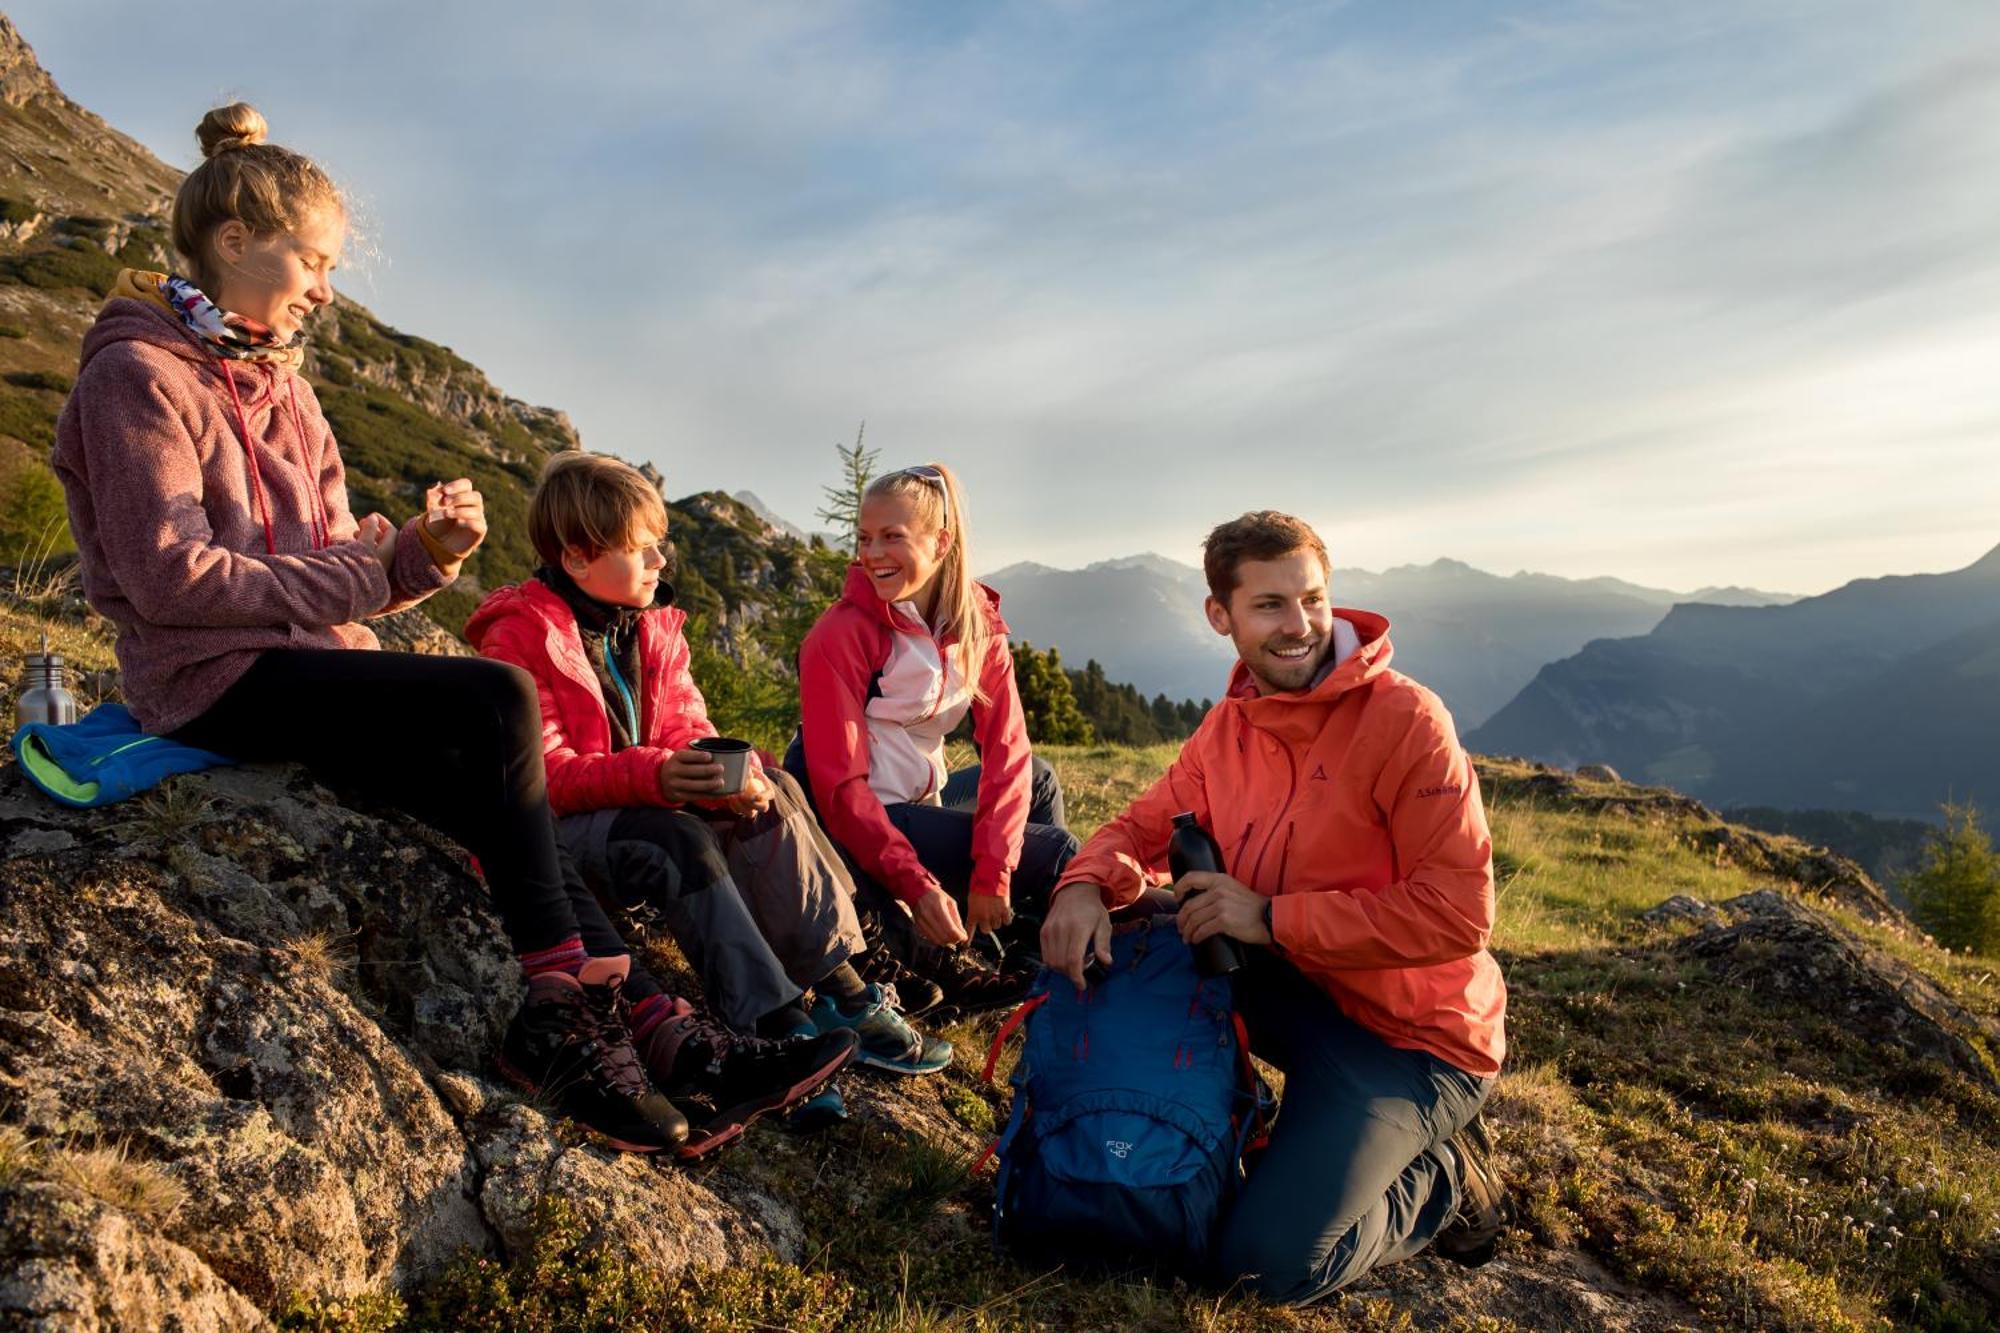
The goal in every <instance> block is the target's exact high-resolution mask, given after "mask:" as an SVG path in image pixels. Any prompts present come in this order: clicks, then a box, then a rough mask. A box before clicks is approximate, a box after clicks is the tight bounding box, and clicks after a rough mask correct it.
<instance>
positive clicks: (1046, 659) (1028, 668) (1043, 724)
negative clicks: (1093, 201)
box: [1012, 642, 1097, 745]
mask: <svg viewBox="0 0 2000 1333" xmlns="http://www.w3.org/2000/svg"><path fill="white" fill-rule="evenodd" d="M1012 646H1013V651H1014V687H1015V688H1016V689H1017V690H1018V691H1019V692H1020V695H1021V711H1022V712H1023V713H1024V714H1026V716H1027V723H1028V739H1029V740H1031V741H1033V742H1035V743H1036V744H1037V745H1094V744H1095V743H1096V742H1097V733H1096V731H1095V729H1094V728H1092V727H1091V725H1090V719H1089V718H1087V717H1085V716H1084V715H1083V713H1082V711H1081V710H1080V709H1078V707H1077V706H1076V693H1075V691H1073V690H1072V689H1071V688H1070V678H1069V675H1068V673H1067V672H1065V671H1064V670H1063V665H1062V655H1061V654H1060V653H1058V652H1057V651H1056V650H1055V649H1054V648H1053V647H1051V648H1050V649H1048V651H1046V652H1036V651H1035V646H1034V645H1033V644H1031V643H1026V642H1023V643H1016V644H1014V645H1012Z"/></svg>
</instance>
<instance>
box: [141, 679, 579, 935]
mask: <svg viewBox="0 0 2000 1333" xmlns="http://www.w3.org/2000/svg"><path fill="white" fill-rule="evenodd" d="M173 738H174V739H175V740H177V741H183V742H185V743H186V744H189V745H194V746H199V747H200V748H202V749H204V750H214V751H215V752H216V753H218V754H224V755H228V756H229V757H230V758H232V759H239V760H245V761H250V762H259V761H274V760H290V761H293V762H296V763H301V764H304V765H305V766H306V767H307V768H310V769H312V770H313V771H314V772H316V773H319V774H321V775H323V776H325V777H326V778H327V779H329V780H330V781H332V782H334V783H335V784H336V785H341V786H347V787H351V788H353V789H354V790H356V791H360V792H364V793H366V794H367V795H369V796H371V797H374V798H375V799H377V800H380V801H383V802H384V803H386V804H389V805H393V806H395V807H397V808H398V809H401V810H404V811H407V812H408V813H410V814H412V815H415V816H416V817H417V818H419V819H422V820H424V821H425V822H426V823H429V824H431V825H433V826H434V827H436V828H437V830H438V831H439V832H441V833H443V834H445V835H446V836H448V837H450V838H452V839H454V840H455V841H457V842H460V843H462V844H464V846H465V847H466V849H467V850H468V851H470V852H471V853H472V854H473V855H474V856H476V857H478V858H479V865H480V869H481V870H483V871H484V872H485V874H486V881H487V883H488V884H489V885H491V886H492V890H493V905H494V906H495V908H497V909H498V910H499V913H500V920H501V924H503V925H504V926H505V927H506V929H507V934H508V937H509V938H510V939H511V940H512V941H513V945H514V950H515V952H516V953H523V954H525V953H533V952H536V951H538V950H542V949H547V948H549V947H551V946H553V945H557V944H561V943H563V942H564V941H566V940H569V939H571V938H573V937H575V936H576V935H577V934H578V933H579V930H578V908H579V906H580V904H579V903H578V902H576V901H574V900H573V896H572V895H573V894H581V895H582V896H583V898H584V899H586V900H587V899H589V891H588V890H587V889H585V888H583V886H582V883H581V880H580V879H578V878H577V877H576V876H574V875H572V876H570V877H568V878H569V880H570V881H571V885H570V886H566V885H565V877H564V875H563V873H562V870H561V867H560V866H559V864H558V862H557V859H556V858H557V852H556V839H555V825H554V823H553V822H552V821H551V819H550V817H549V801H548V780H547V778H546V777H545V776H544V774H543V772H542V713H541V706H540V704H539V703H538V702H537V701H536V698H535V684H534V679H533V678H532V677H531V676H529V675H528V673H527V672H525V671H522V670H521V669H520V668H518V667H513V666H508V665H507V664H506V663H504V662H489V661H487V660H485V659H484V658H478V657H431V656H426V655H423V654H420V653H390V652H368V651H361V650H353V649H349V650H342V649H337V648H334V649H329V648H274V649H272V650H271V651H269V652H266V653H265V654H264V655H263V656H261V657H259V658H258V659H257V663H256V665H255V666H252V667H251V668H250V670H249V671H247V672H245V673H244V674H243V676H242V678H241V679H239V680H238V681H237V682H236V683H235V684H234V685H232V686H231V687H230V688H229V691H228V692H227V693H226V694H224V695H223V696H222V698H221V699H219V700H217V701H216V703H215V705H214V706H213V707H212V708H210V709H209V710H208V711H207V712H206V713H203V714H202V715H201V716H200V717H198V718H196V719H195V720H194V721H192V722H190V723H188V724H187V725H186V726H184V727H182V728H181V729H180V730H178V731H176V732H175V733H174V736H173ZM587 910H589V911H591V912H593V913H595V912H597V910H598V909H597V905H596V903H595V902H594V901H590V903H589V907H588V909H587ZM600 915H601V913H600ZM606 930H607V931H608V930H609V926H608V925H607V926H606ZM614 938H615V936H614Z"/></svg>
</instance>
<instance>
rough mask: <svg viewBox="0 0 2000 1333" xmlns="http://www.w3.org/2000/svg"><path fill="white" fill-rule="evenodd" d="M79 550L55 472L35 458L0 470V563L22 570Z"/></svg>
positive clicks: (26, 459)
mask: <svg viewBox="0 0 2000 1333" xmlns="http://www.w3.org/2000/svg"><path fill="white" fill-rule="evenodd" d="M75 549H76V542H75V540H74V539H73V538H71V536H70V534H69V510H68V508H67V507H66V506H65V505H64V503H63V489H62V483H61V482H59V481H57V480H56V476H55V473H53V472H51V471H49V470H48V468H46V467H44V466H42V464H41V463H40V462H38V461H37V460H35V459H32V458H21V459H17V460H14V461H12V462H10V463H9V464H8V465H7V466H6V468H5V470H4V471H0V564H4V565H10V566H12V567H14V568H16V569H19V568H21V567H23V566H27V565H37V564H40V563H41V562H43V561H45V560H47V559H48V558H49V557H50V556H51V555H55V554H58V553H60V552H64V551H73V550H75Z"/></svg>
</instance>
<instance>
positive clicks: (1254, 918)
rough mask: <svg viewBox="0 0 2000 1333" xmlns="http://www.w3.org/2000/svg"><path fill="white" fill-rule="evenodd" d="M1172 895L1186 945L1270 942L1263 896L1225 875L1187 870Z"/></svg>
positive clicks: (1176, 882) (1176, 918) (1176, 920)
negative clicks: (1218, 940) (1220, 939)
mask: <svg viewBox="0 0 2000 1333" xmlns="http://www.w3.org/2000/svg"><path fill="white" fill-rule="evenodd" d="M1174 898H1175V900H1176V901H1178V902H1179V903H1180V905H1181V908H1180V912H1179V914H1178V915H1177V916H1176V917H1175V918H1174V920H1175V922H1176V923H1177V924H1178V925H1179V926H1180V928H1181V938H1182V939H1184V940H1186V941H1187V942H1188V943H1189V944H1200V943H1201V942H1202V941H1203V940H1205V939H1207V938H1208V937H1209V936H1211V935H1227V936H1229V938H1230V939H1232V940H1242V941H1243V942H1244V943H1245V944H1269V943H1270V942H1271V932H1270V931H1269V930H1268V929H1267V928H1266V927H1265V925H1264V895H1263V894H1261V893H1259V892H1257V890H1255V889H1253V888H1251V887H1249V886H1248V885H1246V884H1243V883H1241V882H1240V881H1237V880H1233V879H1231V878H1230V877H1229V876H1227V875H1218V874H1215V873H1213V872H1211V871H1207V870H1190V871H1189V872H1188V873H1187V874H1185V875H1182V876H1181V877H1180V879H1179V880H1177V881H1175V883H1174ZM1045 956H1046V955H1045Z"/></svg>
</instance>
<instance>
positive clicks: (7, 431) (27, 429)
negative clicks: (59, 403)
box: [0, 389, 56, 450]
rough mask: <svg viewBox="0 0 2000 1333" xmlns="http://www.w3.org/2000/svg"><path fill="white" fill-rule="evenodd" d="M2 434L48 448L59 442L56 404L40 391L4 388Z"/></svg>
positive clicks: (0, 412) (0, 396)
mask: <svg viewBox="0 0 2000 1333" xmlns="http://www.w3.org/2000/svg"><path fill="white" fill-rule="evenodd" d="M0 435H11V436H13V437H14V438H15V439H17V440H20V441H22V442H23V443H25V444H32V445H35V446H37V447H38V448H41V449H44V450H46V449H48V448H49V447H50V446H52V445H54V444H55V442H56V407H55V404H54V403H53V402H52V401H51V400H49V399H47V398H44V397H43V396H42V395H41V394H40V393H37V392H33V391H26V392H17V391H15V390H12V389H0Z"/></svg>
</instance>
